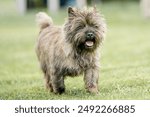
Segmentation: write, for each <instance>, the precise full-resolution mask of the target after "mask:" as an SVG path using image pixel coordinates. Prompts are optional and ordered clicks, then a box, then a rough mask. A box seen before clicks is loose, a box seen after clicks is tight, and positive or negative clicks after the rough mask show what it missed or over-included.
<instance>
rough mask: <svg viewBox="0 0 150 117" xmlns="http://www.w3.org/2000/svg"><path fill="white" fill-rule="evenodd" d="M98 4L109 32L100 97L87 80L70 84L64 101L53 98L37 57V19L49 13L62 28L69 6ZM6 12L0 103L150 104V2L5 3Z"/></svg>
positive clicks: (0, 30) (1, 31)
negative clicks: (133, 101)
mask: <svg viewBox="0 0 150 117" xmlns="http://www.w3.org/2000/svg"><path fill="white" fill-rule="evenodd" d="M94 5H96V6H97V9H98V10H99V11H100V12H101V13H102V14H103V15H104V17H105V19H106V23H107V28H108V30H107V36H106V40H105V42H104V44H103V48H102V50H101V52H100V53H101V55H102V57H101V72H100V76H101V78H100V82H99V85H100V94H99V95H98V96H91V95H89V94H87V93H86V92H85V91H84V87H83V85H84V84H83V79H82V77H77V78H73V79H70V78H68V79H66V86H67V91H66V92H67V93H66V94H64V95H63V96H56V95H52V94H51V93H50V94H49V93H47V92H46V91H45V88H44V84H43V79H42V77H43V76H42V73H41V71H40V68H39V63H38V60H37V57H36V54H35V44H36V39H37V36H38V33H39V29H38V27H37V26H36V23H35V14H36V13H38V12H39V11H44V12H47V13H48V14H49V15H50V16H51V17H52V18H53V20H54V23H55V24H56V25H62V24H63V23H64V21H65V18H66V17H67V7H68V6H75V7H79V8H82V7H84V6H94ZM0 9H1V10H0V99H150V0H0Z"/></svg>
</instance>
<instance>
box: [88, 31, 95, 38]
mask: <svg viewBox="0 0 150 117" xmlns="http://www.w3.org/2000/svg"><path fill="white" fill-rule="evenodd" d="M86 38H87V39H93V38H94V34H93V33H92V32H88V33H87V34H86Z"/></svg>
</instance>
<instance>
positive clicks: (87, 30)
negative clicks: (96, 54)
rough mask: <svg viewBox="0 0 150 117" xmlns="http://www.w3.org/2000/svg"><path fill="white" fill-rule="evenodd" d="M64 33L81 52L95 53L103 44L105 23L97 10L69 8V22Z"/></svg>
mask: <svg viewBox="0 0 150 117" xmlns="http://www.w3.org/2000/svg"><path fill="white" fill-rule="evenodd" d="M64 31H65V34H66V39H67V41H69V42H70V43H72V44H73V46H74V47H75V48H76V49H77V50H80V51H89V52H92V51H94V50H95V49H96V48H97V47H98V46H99V45H100V43H101V42H102V40H103V38H104V33H105V23H104V21H103V19H102V17H101V16H100V15H99V13H98V12H97V11H96V9H94V8H93V9H91V10H87V9H84V10H79V9H73V8H71V7H69V8H68V20H67V22H66V24H65V27H64Z"/></svg>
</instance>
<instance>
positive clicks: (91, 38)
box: [85, 32, 95, 48]
mask: <svg viewBox="0 0 150 117" xmlns="http://www.w3.org/2000/svg"><path fill="white" fill-rule="evenodd" d="M94 42H95V36H94V33H92V32H88V33H86V40H85V46H86V47H88V48H92V47H93V46H94Z"/></svg>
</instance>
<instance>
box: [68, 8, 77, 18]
mask: <svg viewBox="0 0 150 117" xmlns="http://www.w3.org/2000/svg"><path fill="white" fill-rule="evenodd" d="M68 16H69V17H75V16H76V15H75V10H74V8H72V7H68Z"/></svg>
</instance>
